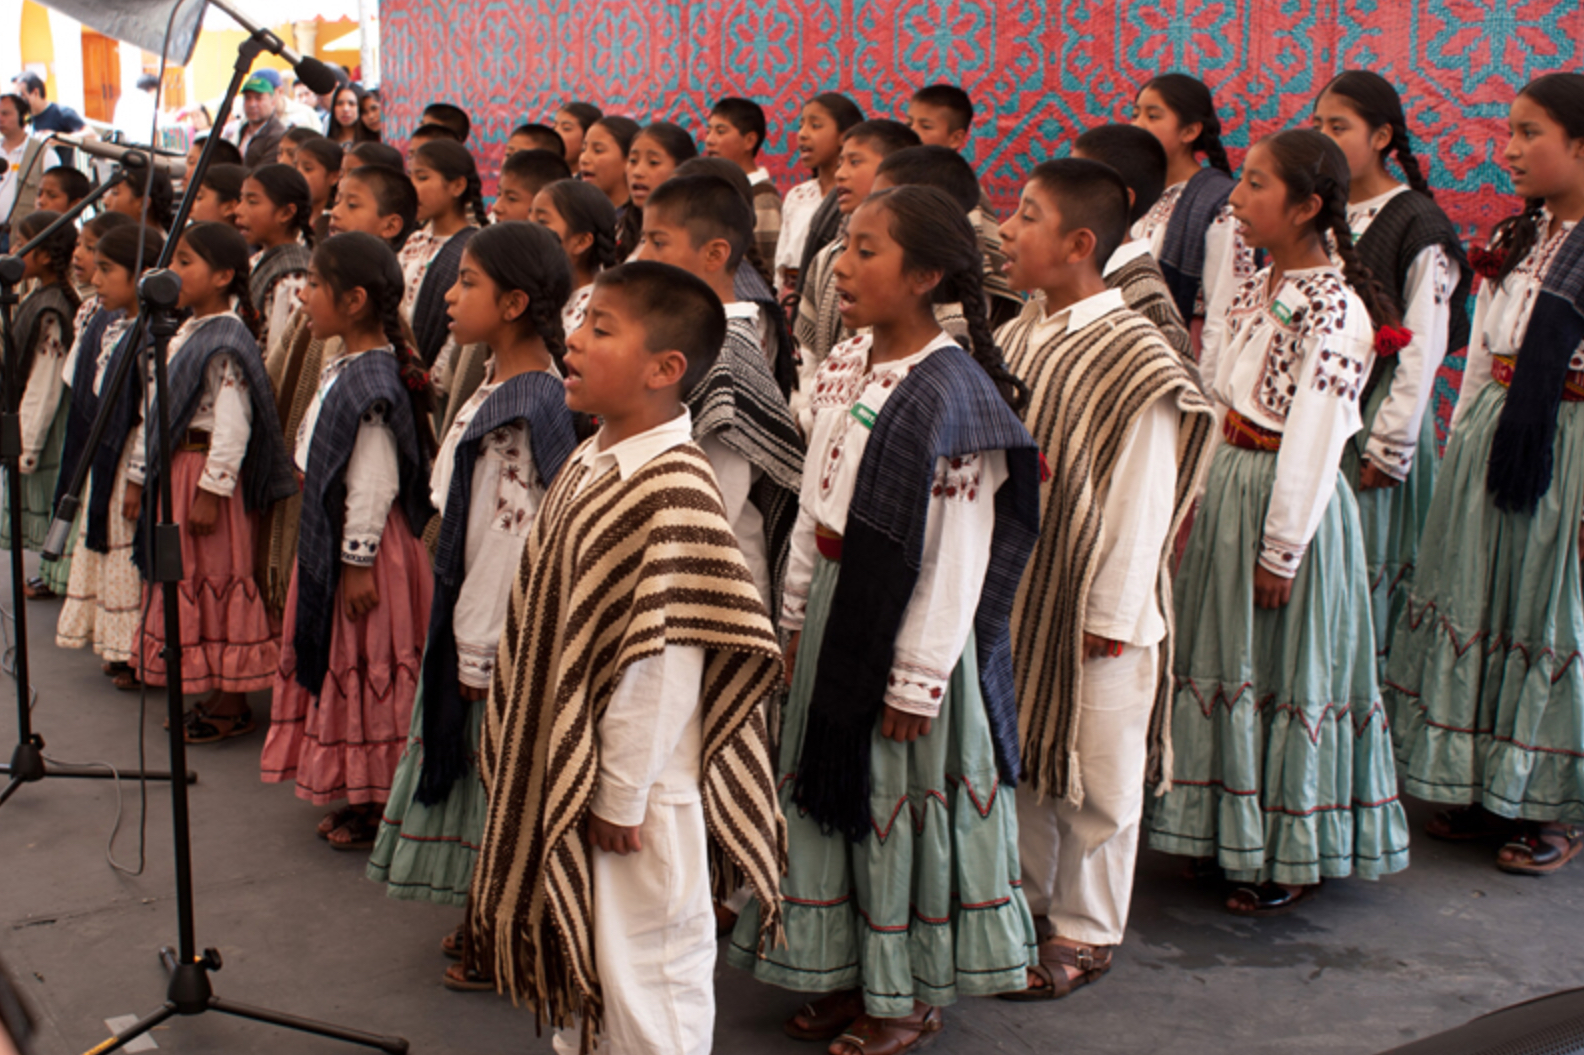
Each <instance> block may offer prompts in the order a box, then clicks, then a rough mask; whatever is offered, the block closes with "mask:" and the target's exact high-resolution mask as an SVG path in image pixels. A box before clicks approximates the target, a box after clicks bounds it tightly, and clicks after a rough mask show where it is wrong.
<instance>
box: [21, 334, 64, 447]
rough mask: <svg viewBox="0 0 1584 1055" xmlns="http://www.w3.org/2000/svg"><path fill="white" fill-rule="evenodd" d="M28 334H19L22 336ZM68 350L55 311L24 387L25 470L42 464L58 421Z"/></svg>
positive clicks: (40, 341)
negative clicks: (42, 458) (56, 418)
mask: <svg viewBox="0 0 1584 1055" xmlns="http://www.w3.org/2000/svg"><path fill="white" fill-rule="evenodd" d="M25 336H26V335H25V334H18V335H17V337H18V338H19V339H20V338H22V337H25ZM68 351H69V349H68V348H67V347H66V335H65V333H64V332H62V330H61V324H60V319H59V318H58V317H56V316H55V315H54V314H53V313H51V314H49V315H46V316H44V320H43V322H42V324H41V326H40V333H39V340H38V347H37V348H36V349H35V350H34V352H33V368H32V369H31V370H29V371H28V378H27V387H26V388H25V389H23V391H22V407H21V424H22V458H21V460H20V462H19V467H20V469H21V470H22V472H23V473H24V474H26V473H30V472H32V471H33V470H35V469H37V468H38V464H39V458H40V457H41V456H42V455H43V453H44V444H45V443H46V442H47V441H48V440H49V433H50V428H51V426H53V425H54V424H55V414H56V412H57V411H58V410H59V409H60V400H61V393H62V392H64V391H65V389H66V376H65V372H64V371H63V370H62V369H61V367H62V364H63V363H64V362H65V360H66V354H67V352H68Z"/></svg>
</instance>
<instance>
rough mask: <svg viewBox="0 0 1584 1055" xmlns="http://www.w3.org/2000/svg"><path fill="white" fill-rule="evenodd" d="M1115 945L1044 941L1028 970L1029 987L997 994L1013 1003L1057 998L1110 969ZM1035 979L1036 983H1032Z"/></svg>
mask: <svg viewBox="0 0 1584 1055" xmlns="http://www.w3.org/2000/svg"><path fill="white" fill-rule="evenodd" d="M1115 948H1116V946H1114V945H1068V944H1067V943H1066V942H1057V941H1043V942H1040V947H1039V963H1037V964H1035V965H1034V966H1033V967H1030V968H1029V969H1028V972H1029V983H1030V984H1029V986H1028V988H1027V989H1017V990H1014V991H1012V992H1010V993H999V994H997V995H998V996H1000V997H1001V999H1002V1000H1010V1001H1012V1002H1014V1003H1033V1002H1035V1001H1039V1000H1060V999H1061V998H1062V997H1064V996H1068V995H1070V994H1071V993H1072V991H1073V990H1074V989H1082V988H1083V987H1084V986H1086V985H1088V984H1090V983H1091V982H1097V981H1099V980H1100V978H1101V977H1102V976H1103V975H1104V974H1105V973H1106V972H1107V971H1109V970H1111V953H1112V951H1113V950H1114V949H1115ZM1068 967H1076V968H1077V969H1078V975H1077V976H1076V977H1074V976H1072V975H1069V974H1068V973H1067V971H1066V968H1068ZM1036 980H1038V982H1039V983H1040V984H1039V985H1035V984H1033V983H1034V982H1035V981H1036Z"/></svg>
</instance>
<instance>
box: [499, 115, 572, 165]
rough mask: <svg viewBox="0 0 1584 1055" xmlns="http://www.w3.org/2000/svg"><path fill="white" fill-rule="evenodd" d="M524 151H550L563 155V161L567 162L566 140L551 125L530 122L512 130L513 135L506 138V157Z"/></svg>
mask: <svg viewBox="0 0 1584 1055" xmlns="http://www.w3.org/2000/svg"><path fill="white" fill-rule="evenodd" d="M523 150H548V151H549V152H550V153H552V154H559V155H561V160H562V161H565V160H566V140H564V139H562V138H561V133H560V132H557V131H556V130H555V129H553V128H551V127H550V126H549V125H541V124H536V123H534V122H529V123H528V124H524V125H518V126H517V127H516V128H514V129H512V134H511V135H509V136H507V137H506V154H505V156H506V157H508V158H509V157H511V156H512V155H513V154H516V153H518V152H519V151H523Z"/></svg>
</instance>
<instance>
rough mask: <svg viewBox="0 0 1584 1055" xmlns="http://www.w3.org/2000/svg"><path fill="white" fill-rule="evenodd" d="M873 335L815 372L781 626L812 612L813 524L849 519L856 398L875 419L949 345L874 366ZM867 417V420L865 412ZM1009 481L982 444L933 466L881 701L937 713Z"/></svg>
mask: <svg viewBox="0 0 1584 1055" xmlns="http://www.w3.org/2000/svg"><path fill="white" fill-rule="evenodd" d="M873 343H874V338H873V336H871V335H870V334H861V335H860V336H857V337H854V338H852V339H851V340H848V341H843V342H842V343H841V344H838V345H837V346H836V347H835V348H833V349H832V350H831V353H830V355H829V356H827V357H826V359H825V361H824V362H823V363H822V364H821V365H820V369H819V372H818V373H817V374H816V375H815V378H814V385H813V388H812V391H811V393H810V397H811V398H810V406H811V409H812V411H813V416H814V425H813V429H812V431H811V433H810V436H809V446H808V457H807V460H806V461H805V462H804V465H805V468H804V471H803V488H802V492H801V495H800V497H799V506H798V517H797V523H796V524H795V526H794V527H793V529H792V546H791V554H790V556H789V557H788V561H787V575H786V582H785V584H784V585H783V588H782V593H783V600H782V605H781V626H782V627H783V628H785V629H787V630H800V629H802V627H803V620H804V616H805V614H806V612H807V609H808V597H809V586H810V584H811V583H812V581H813V577H814V558H815V554H816V552H817V546H816V543H815V534H814V530H815V526H816V525H824V526H825V527H826V528H828V529H830V530H832V531H834V532H836V533H837V534H841V533H842V532H843V531H844V530H845V528H846V524H847V512H848V508H849V506H850V505H851V503H852V496H853V488H854V487H855V486H856V485H857V482H858V467H859V464H860V463H861V462H862V460H863V453H864V448H865V446H867V444H868V442H869V429H868V428H867V427H865V426H864V425H863V424H862V423H861V422H860V421H859V419H858V418H857V417H855V416H854V414H853V410H854V408H855V407H857V406H858V405H859V404H862V405H863V407H864V408H866V409H865V411H864V412H863V413H864V414H865V416H866V417H867V416H868V414H869V413H871V412H872V413H873V415H874V416H875V417H876V418H878V416H879V414H880V413H881V409H882V408H883V407H884V406H885V403H886V400H887V399H889V398H890V396H891V393H892V392H893V391H895V389H896V387H897V386H898V385H899V384H900V383H901V382H902V380H903V379H904V378H906V377H907V375H908V373H909V372H910V371H911V370H912V369H913V368H914V367H915V366H917V365H918V364H919V363H921V362H923V361H924V360H925V359H926V358H928V357H929V355H930V353H932V352H934V351H935V350H936V349H937V348H944V347H946V346H948V345H952V344H955V343H956V342H955V341H953V340H952V339H951V338H950V337H948V336H947V335H946V334H945V333H941V334H940V335H938V336H937V337H936V338H935V339H934V340H932V341H931V342H930V343H929V344H928V345H926V346H925V347H924V348H923V349H921V350H919V351H918V352H915V353H914V354H913V355H910V356H908V357H907V358H906V359H898V360H896V361H894V362H890V363H882V364H880V365H878V366H875V367H873V368H871V367H870V365H869V349H870V347H871V346H872V344H873ZM871 420H873V419H871ZM1006 479H1007V467H1006V452H1005V451H981V452H978V453H975V454H968V455H964V456H963V457H961V458H941V459H939V460H938V461H937V463H936V465H935V480H934V485H933V487H932V488H931V497H930V504H929V513H928V517H927V519H926V521H925V525H924V554H923V563H922V565H921V567H920V568H919V576H918V582H917V583H916V584H915V585H914V587H913V595H912V597H911V598H910V599H909V601H908V605H907V610H906V611H905V612H904V613H903V616H902V625H901V626H900V628H899V629H898V631H897V640H896V652H895V656H894V658H893V660H892V665H891V676H890V679H889V683H888V686H887V688H886V694H885V703H886V705H887V706H890V707H895V708H896V709H897V710H899V711H904V712H906V713H909V714H917V715H923V716H925V717H934V716H935V715H937V714H939V713H940V705H941V699H942V698H943V697H944V695H945V691H946V683H947V681H948V680H949V679H950V677H951V673H952V670H953V669H954V668H955V667H956V666H957V661H958V660H959V659H960V658H961V657H962V651H963V647H964V646H965V645H966V644H967V643H968V633H969V631H970V630H972V629H973V618H974V613H975V611H976V610H977V609H978V607H979V594H980V591H981V590H982V589H983V586H984V577H985V570H986V569H987V568H988V567H989V564H990V538H991V535H992V534H993V532H994V530H995V493H996V491H997V490H998V489H999V488H1000V487H1001V485H1002V484H1003V483H1005V482H1006Z"/></svg>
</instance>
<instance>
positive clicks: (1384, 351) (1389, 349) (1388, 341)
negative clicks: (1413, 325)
mask: <svg viewBox="0 0 1584 1055" xmlns="http://www.w3.org/2000/svg"><path fill="white" fill-rule="evenodd" d="M1412 340H1413V331H1412V330H1410V329H1407V328H1405V327H1402V326H1382V327H1381V328H1380V329H1378V330H1376V331H1375V354H1376V355H1396V354H1397V353H1398V352H1400V351H1402V350H1403V349H1404V348H1406V347H1408V342H1410V341H1412Z"/></svg>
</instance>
